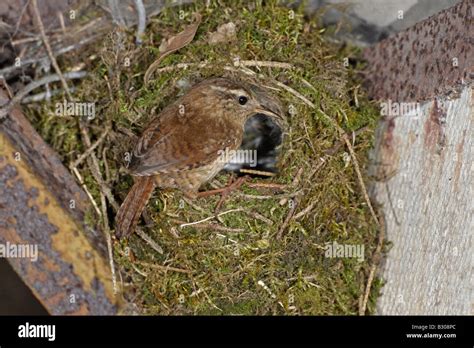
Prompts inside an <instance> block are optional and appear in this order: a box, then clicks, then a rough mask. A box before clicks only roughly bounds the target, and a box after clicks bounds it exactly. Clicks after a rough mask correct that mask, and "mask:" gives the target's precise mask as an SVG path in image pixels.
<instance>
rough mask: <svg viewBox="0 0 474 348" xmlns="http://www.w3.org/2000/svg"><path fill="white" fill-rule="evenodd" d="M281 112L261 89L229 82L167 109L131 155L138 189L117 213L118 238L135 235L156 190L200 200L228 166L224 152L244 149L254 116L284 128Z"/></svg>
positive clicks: (198, 88)
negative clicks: (208, 184) (206, 185)
mask: <svg viewBox="0 0 474 348" xmlns="http://www.w3.org/2000/svg"><path fill="white" fill-rule="evenodd" d="M282 110H283V109H282V105H281V103H280V101H279V100H278V99H276V98H274V97H273V96H271V95H270V94H268V93H267V92H266V90H264V89H263V88H262V87H259V86H257V85H256V84H252V83H248V82H244V81H239V80H236V79H230V78H225V77H212V78H208V79H205V80H203V81H201V82H199V83H197V84H195V85H194V86H193V87H191V88H190V89H189V90H188V91H187V93H185V94H184V95H183V96H181V97H180V98H178V99H177V100H176V101H174V102H173V103H171V104H169V105H168V106H166V107H164V108H163V109H162V111H161V112H160V113H159V114H158V115H157V116H155V117H153V118H152V120H151V121H150V123H149V124H148V125H147V126H146V127H145V129H144V131H143V132H142V135H141V136H140V137H139V139H138V141H137V143H136V145H135V147H134V150H133V152H132V155H131V159H130V161H129V165H128V171H129V173H130V174H131V175H132V176H133V177H134V184H133V186H132V188H131V189H130V191H129V192H128V194H127V196H126V198H125V200H124V201H123V203H122V205H121V206H120V208H119V210H118V212H117V215H116V218H115V222H116V228H115V235H116V237H117V238H118V239H121V238H124V237H129V236H130V235H131V234H132V233H133V232H134V230H135V227H136V225H137V223H138V220H139V218H140V216H141V214H142V212H143V210H144V208H145V206H146V204H147V202H148V200H149V199H150V197H151V195H152V193H153V191H154V189H155V187H158V188H160V189H170V188H171V189H178V190H181V191H182V192H183V193H184V194H185V195H186V196H188V197H191V198H195V197H197V196H198V192H199V188H200V187H201V186H202V185H203V184H204V183H206V182H208V181H210V180H211V179H212V178H213V177H214V176H215V175H216V174H217V173H219V171H221V170H222V169H223V168H224V166H225V165H226V162H225V158H224V157H223V156H222V153H223V152H224V151H229V150H237V149H238V148H239V146H240V144H241V142H242V138H243V133H244V126H245V123H246V121H247V120H248V119H249V117H251V116H252V115H255V114H264V115H267V116H269V117H271V118H272V119H273V120H274V121H275V123H276V124H277V125H278V126H279V127H284V125H285V118H284V113H283V111H282Z"/></svg>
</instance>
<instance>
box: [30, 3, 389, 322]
mask: <svg viewBox="0 0 474 348" xmlns="http://www.w3.org/2000/svg"><path fill="white" fill-rule="evenodd" d="M180 10H183V11H184V14H185V18H184V19H180V18H179V14H180V12H179V11H180ZM194 11H198V12H200V13H201V14H202V15H203V21H202V24H201V25H200V27H199V29H198V32H197V35H196V37H195V39H194V41H193V42H192V43H191V44H189V45H188V46H186V47H184V48H182V49H180V50H179V51H178V52H176V53H174V54H172V55H170V56H169V57H167V58H166V59H164V60H163V61H162V63H161V66H162V67H165V66H172V65H174V64H177V63H200V62H204V61H207V62H209V64H208V65H206V66H205V67H201V68H198V67H196V66H191V67H189V68H188V69H175V70H171V71H168V72H162V73H159V74H158V73H155V76H154V78H153V80H152V81H151V84H150V85H149V86H148V87H144V86H143V82H142V81H143V74H144V71H145V70H146V67H148V66H149V65H150V64H151V63H152V62H153V61H154V60H155V59H156V58H157V56H158V54H159V53H158V50H157V47H158V46H159V43H160V42H161V40H162V38H167V37H169V36H170V35H172V34H174V33H177V32H179V31H181V30H183V28H184V27H185V26H186V25H187V24H189V23H191V22H192V16H191V14H192V12H194ZM229 21H232V22H234V23H235V24H236V26H237V37H236V39H235V40H234V41H232V42H230V43H222V44H219V45H214V46H211V45H209V44H208V41H207V37H208V36H207V35H208V33H210V32H213V31H215V30H216V29H217V27H218V26H219V25H222V24H224V23H227V22H229ZM324 35H325V34H324V30H320V28H319V27H318V24H317V22H315V21H312V22H306V21H305V20H304V18H303V16H302V15H301V14H300V13H299V12H298V11H296V13H294V17H292V14H291V13H290V12H289V9H287V8H283V7H279V6H277V4H276V2H275V1H265V2H258V1H257V2H256V3H254V2H252V5H249V3H247V2H245V1H236V2H233V3H232V5H230V4H227V5H226V6H222V5H220V4H218V3H216V2H211V4H210V6H209V7H207V8H206V7H205V6H204V5H203V4H192V5H187V6H184V7H175V8H170V9H167V10H165V11H164V12H162V13H161V14H160V15H159V16H158V17H156V18H154V19H153V20H152V21H151V22H150V24H149V26H148V27H147V32H146V35H145V42H144V45H143V46H142V47H140V48H136V47H134V45H133V40H134V33H126V32H116V33H112V34H110V35H109V36H108V37H107V38H106V39H105V40H104V42H103V43H102V48H101V50H100V55H99V58H97V59H95V60H93V61H92V63H91V66H90V69H91V70H92V73H91V75H90V76H89V77H88V78H87V79H86V80H85V81H83V82H82V84H81V85H80V86H78V89H77V92H76V95H77V96H78V99H79V100H83V101H88V102H89V101H95V102H96V113H97V117H96V118H95V119H94V120H92V121H90V122H89V123H88V131H89V134H90V136H91V138H92V141H94V140H95V139H97V138H98V137H100V135H101V134H102V131H103V129H104V126H105V125H106V124H109V123H110V124H112V125H113V128H112V130H111V132H110V136H109V137H108V138H107V141H106V142H105V143H104V144H102V145H101V146H99V148H98V149H97V150H96V154H97V156H98V158H99V160H101V163H102V165H101V170H102V174H103V176H104V178H105V165H104V163H103V162H104V160H105V159H104V158H103V150H104V148H105V149H106V150H107V158H106V160H107V164H108V168H109V171H110V178H109V179H110V180H109V182H108V184H109V185H110V186H111V188H112V192H113V194H114V195H115V196H116V197H117V201H119V202H121V201H122V200H123V199H124V197H125V195H126V193H127V190H128V188H129V187H130V186H131V185H132V183H133V180H132V179H131V178H130V176H128V175H126V174H125V172H124V171H123V170H121V167H123V163H124V162H123V157H124V153H125V152H127V151H130V150H131V144H132V143H133V141H134V140H133V139H130V138H128V137H127V135H126V134H125V133H124V132H123V131H122V129H124V128H126V129H130V130H131V131H132V132H134V133H135V134H140V131H141V130H142V128H143V127H144V126H145V125H146V123H147V122H148V121H149V120H150V118H152V117H155V114H156V113H155V111H159V110H161V108H163V107H164V106H165V105H167V104H168V103H170V102H171V101H172V100H174V99H175V98H176V95H177V93H178V88H177V87H176V83H177V81H179V80H186V81H189V82H191V83H193V82H195V81H198V80H201V79H203V78H206V77H209V76H233V77H238V78H241V79H247V78H248V77H247V76H246V75H245V74H241V73H239V72H229V71H227V70H225V69H224V67H225V66H231V67H233V66H234V65H233V63H234V58H236V57H239V58H240V59H241V60H261V61H265V60H269V61H278V62H288V63H291V64H293V65H294V68H293V69H291V70H289V69H280V68H265V67H262V68H250V69H252V70H253V71H255V72H257V73H258V74H259V75H260V77H261V79H260V83H261V84H263V85H266V86H272V81H275V80H276V81H280V82H282V83H284V84H286V85H287V86H289V87H291V88H292V89H294V90H296V91H298V92H299V93H301V94H302V95H304V96H305V97H306V98H307V99H309V100H311V101H312V102H313V103H314V104H315V105H316V108H315V109H313V108H310V107H309V106H308V105H306V104H305V103H303V102H302V101H301V100H300V99H298V98H296V97H295V96H294V95H293V94H291V93H289V92H288V91H285V90H283V89H281V88H278V89H279V90H278V91H274V93H275V95H276V96H277V97H279V98H280V100H281V101H282V102H283V104H284V105H285V107H286V108H287V110H290V109H291V110H294V112H293V113H292V114H291V115H290V112H288V113H287V115H288V126H289V128H288V129H287V130H286V131H287V134H286V135H285V139H284V143H283V145H282V150H281V155H280V158H279V169H280V172H279V174H278V175H277V176H275V177H273V178H271V179H266V180H263V179H252V180H250V182H252V183H261V182H263V181H265V182H272V183H278V184H283V185H286V187H285V188H284V189H283V190H281V192H273V191H271V190H268V189H262V188H260V189H259V188H255V187H254V188H252V187H249V185H244V186H243V187H242V188H241V189H240V190H239V191H238V192H234V193H233V194H232V195H231V196H230V197H229V198H228V199H227V200H226V201H225V203H224V206H223V207H222V209H221V211H222V212H224V211H228V210H232V209H239V208H240V209H242V211H235V212H230V213H228V214H225V215H222V216H221V217H220V218H219V219H220V221H217V220H216V219H213V220H210V221H206V222H205V223H202V224H198V225H193V226H187V227H183V228H180V227H179V225H180V223H182V222H193V221H199V220H202V219H204V218H207V217H209V216H212V215H213V214H214V209H215V206H216V204H217V202H218V200H219V197H209V198H206V199H203V198H201V199H198V200H195V201H193V202H192V206H191V205H190V204H188V202H187V201H186V200H185V197H184V196H183V194H182V193H180V192H178V191H159V190H156V191H155V192H154V194H153V197H152V199H151V200H150V203H149V205H148V208H147V215H148V219H149V220H151V221H152V222H153V225H152V226H148V227H144V226H142V228H143V229H144V231H145V232H146V233H147V234H148V235H149V236H150V237H151V238H152V239H153V240H155V241H156V242H157V243H158V244H159V245H160V246H161V247H162V248H163V250H164V253H163V254H159V253H157V252H156V251H155V250H154V249H153V248H151V247H150V246H149V245H148V244H147V243H146V242H145V241H143V240H142V239H141V238H140V237H138V236H132V237H131V238H130V239H129V240H128V241H121V242H116V243H115V258H116V260H115V261H116V263H117V264H118V266H119V268H120V272H121V274H122V278H123V279H124V284H125V288H124V292H125V294H126V298H127V299H129V300H130V299H132V298H133V301H134V302H135V303H137V304H138V305H139V307H140V308H141V310H142V311H143V313H147V314H289V315H291V314H357V313H358V306H359V299H360V297H361V296H362V295H363V292H364V289H365V284H366V282H367V277H368V272H369V269H370V266H371V260H372V257H373V253H374V251H375V247H376V243H377V234H378V231H377V227H376V225H375V223H374V221H373V219H372V218H371V215H370V212H369V210H368V208H367V205H366V203H365V200H364V198H363V196H362V194H361V191H360V186H359V183H358V180H357V176H356V174H355V171H354V168H353V165H352V163H351V161H350V160H349V161H348V158H349V157H348V154H347V153H346V152H347V150H346V148H345V147H344V146H342V144H340V142H341V139H340V135H339V134H338V132H337V130H336V129H334V126H333V125H332V123H331V122H330V121H328V120H327V118H326V116H324V115H329V117H331V118H332V119H333V120H334V121H335V122H337V123H338V124H339V126H341V127H342V128H343V129H344V130H345V131H346V132H348V133H351V132H352V131H357V130H359V129H361V128H363V127H366V128H364V131H362V132H360V134H358V135H357V137H356V141H355V144H354V149H355V151H356V154H357V157H358V160H359V163H360V166H361V168H364V167H365V165H366V163H367V151H368V150H369V149H370V147H371V145H372V137H373V130H374V128H375V125H376V121H377V112H376V110H375V108H374V107H373V106H372V105H371V104H370V103H369V102H368V100H367V98H366V97H365V96H364V94H363V91H362V90H361V89H360V88H359V85H358V81H357V79H356V77H355V74H354V71H352V70H351V68H350V67H345V66H344V65H343V62H344V58H346V57H356V56H357V53H358V51H357V50H356V49H353V48H351V47H347V46H346V47H344V48H340V47H337V46H334V45H331V44H329V43H328V41H327V40H326V38H325V36H324ZM118 42H121V43H122V45H123V47H125V49H122V50H117V49H116V46H117V43H118ZM92 49H94V47H93V48H92ZM83 54H87V52H84V53H83ZM125 57H129V58H130V66H125V65H124V64H123V61H124V58H125ZM69 59H71V60H73V59H74V57H71V58H69ZM111 72H113V74H111ZM305 81H306V82H305ZM107 82H108V83H107ZM110 95H111V96H112V98H111V97H110ZM61 99H62V97H56V98H54V99H53V100H52V101H51V102H50V103H44V104H43V105H42V106H41V109H40V110H38V109H36V110H35V109H34V108H32V109H31V110H30V119H31V120H32V122H33V123H34V124H35V125H36V127H37V128H38V129H39V130H40V132H41V135H42V136H43V137H44V138H45V139H46V141H48V142H49V143H50V144H51V145H52V146H53V147H54V148H55V149H56V150H57V151H58V152H59V153H60V154H61V156H62V159H63V160H64V162H65V164H66V165H69V164H70V163H71V162H72V161H74V160H75V159H76V158H77V157H78V156H79V155H80V154H81V153H83V152H84V151H85V147H84V146H83V144H82V140H81V137H80V132H79V130H78V122H77V120H76V119H74V118H72V119H64V118H58V117H55V116H53V114H52V113H54V103H55V102H56V101H59V100H61ZM39 114H41V115H42V116H41V117H40V116H39ZM335 146H336V147H337V150H336V151H335V152H334V153H332V154H331V155H326V153H327V151H328V150H331V149H333V148H334V147H335ZM322 158H324V161H325V163H324V165H321V163H322V160H321V159H322ZM300 168H302V169H303V171H302V172H301V173H300V177H299V179H298V180H297V183H296V184H295V185H294V184H293V183H294V181H295V177H296V176H297V173H298V171H299V170H300ZM316 168H319V169H317V170H316ZM79 171H80V173H81V175H82V177H83V179H84V182H85V184H86V186H87V188H88V190H89V191H90V192H91V194H92V196H93V197H94V199H95V201H96V202H98V203H99V204H100V188H99V185H98V184H97V183H96V182H95V180H94V178H93V176H92V175H91V173H90V171H89V168H88V166H87V165H86V164H85V162H84V163H82V164H81V165H80V167H79ZM228 175H229V174H225V173H221V174H220V175H219V176H218V177H217V178H216V179H215V184H218V185H225V183H226V182H227V179H228ZM209 188H210V186H209V185H207V186H206V187H204V189H209ZM298 191H299V192H301V194H300V195H297V196H295V195H294V193H295V192H298ZM243 195H255V196H262V195H264V196H270V197H269V198H266V199H252V198H249V197H248V196H246V197H244V196H243ZM288 196H292V199H295V200H296V201H297V202H298V205H297V208H296V210H295V215H297V214H298V213H300V212H302V211H304V210H305V208H307V207H309V206H312V209H311V210H309V211H308V213H307V214H305V215H303V216H301V217H300V218H298V219H292V220H291V221H290V222H289V224H288V226H287V228H286V229H285V230H284V232H283V233H282V238H281V239H278V238H277V236H278V234H279V230H280V228H281V226H282V224H283V222H284V221H285V219H286V217H287V215H288V212H289V209H290V206H289V205H290V203H289V202H290V201H289V200H288ZM284 197H287V198H284ZM183 203H184V205H183ZM110 209H111V208H110ZM256 213H258V215H256ZM256 216H260V218H259V217H256ZM261 216H263V217H264V218H261ZM206 224H208V225H209V224H213V225H211V226H210V227H208V228H203V226H205V225H206ZM333 241H337V242H338V243H340V244H352V245H363V246H364V247H365V255H364V261H362V262H358V261H357V260H355V259H352V258H327V257H325V256H324V247H325V244H326V243H332V242H333ZM127 251H130V253H128V254H127ZM149 265H161V266H164V267H166V266H170V267H175V268H178V269H180V270H183V271H182V272H179V271H172V270H167V271H165V270H164V269H158V268H156V267H155V268H153V267H151V266H149ZM125 280H126V281H125ZM262 284H263V285H264V286H262ZM380 287H381V281H380V280H379V279H376V280H375V281H374V284H373V286H372V291H371V293H370V297H369V310H370V311H373V310H374V303H375V300H376V298H377V296H378V292H379V289H380Z"/></svg>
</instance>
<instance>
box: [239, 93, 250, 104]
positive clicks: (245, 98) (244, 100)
mask: <svg viewBox="0 0 474 348" xmlns="http://www.w3.org/2000/svg"><path fill="white" fill-rule="evenodd" d="M247 101H248V98H247V97H246V96H243V95H241V96H240V97H239V104H240V105H245V104H247Z"/></svg>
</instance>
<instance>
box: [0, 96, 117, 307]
mask: <svg viewBox="0 0 474 348" xmlns="http://www.w3.org/2000/svg"><path fill="white" fill-rule="evenodd" d="M0 99H3V100H4V99H5V94H4V93H3V91H1V92H0ZM71 200H74V202H75V203H74V204H73V205H72V206H74V208H71V204H70V203H71ZM88 208H89V207H88V202H87V198H86V197H85V194H84V193H83V192H82V190H81V189H80V187H79V186H78V185H77V184H76V182H75V181H74V179H73V178H72V176H71V175H70V174H69V172H68V171H67V169H66V168H65V167H64V166H63V165H62V163H61V161H60V160H59V158H58V156H57V155H56V154H55V153H54V151H53V150H52V149H51V148H50V147H49V146H48V145H47V144H46V143H44V141H43V140H42V139H41V137H40V136H39V135H38V134H37V133H36V132H35V130H34V129H33V128H32V127H31V125H30V124H29V123H28V121H27V120H26V118H25V117H24V116H23V115H22V113H21V111H19V110H18V109H15V110H14V111H13V112H11V113H10V115H9V116H8V117H7V118H6V119H5V120H3V121H2V122H1V123H0V256H3V257H8V261H9V262H10V264H11V265H12V267H13V268H14V269H15V271H16V272H17V273H18V274H19V275H20V277H21V278H22V279H23V281H24V282H25V283H26V284H27V285H28V287H30V289H31V290H32V292H33V293H34V295H35V296H36V297H37V298H38V299H39V301H40V302H41V303H42V304H43V306H44V307H45V308H46V309H47V310H48V312H50V313H51V314H114V313H116V312H117V302H116V297H115V295H114V290H113V287H112V279H111V272H110V269H109V266H108V262H107V259H106V257H105V253H104V251H105V241H104V238H103V235H102V234H101V233H100V232H99V231H96V230H95V229H93V228H91V227H87V226H86V225H85V223H84V216H85V212H86V211H87V209H88ZM21 250H23V253H21ZM35 250H36V256H35Z"/></svg>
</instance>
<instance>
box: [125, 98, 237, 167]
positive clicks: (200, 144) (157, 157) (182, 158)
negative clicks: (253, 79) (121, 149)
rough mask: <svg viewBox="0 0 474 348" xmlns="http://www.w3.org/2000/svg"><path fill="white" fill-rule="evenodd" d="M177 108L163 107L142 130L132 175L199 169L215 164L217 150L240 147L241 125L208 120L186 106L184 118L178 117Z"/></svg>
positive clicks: (213, 119)
mask: <svg viewBox="0 0 474 348" xmlns="http://www.w3.org/2000/svg"><path fill="white" fill-rule="evenodd" d="M180 105H181V104H179V103H174V104H172V105H170V106H169V107H167V108H165V109H164V110H163V111H162V112H161V113H160V115H159V117H158V118H157V119H156V120H154V121H153V122H152V123H150V125H149V126H148V127H147V128H146V129H145V131H144V132H143V135H142V136H141V138H140V139H139V141H138V143H137V145H136V147H135V151H134V155H133V158H132V161H131V163H130V167H129V169H130V171H131V174H132V175H137V176H149V175H156V174H159V173H169V172H175V171H179V170H186V169H192V168H198V167H201V166H204V165H206V164H210V163H212V162H214V161H215V160H216V159H217V157H218V156H219V155H220V150H225V149H226V148H227V149H229V150H231V149H232V150H233V149H237V148H238V147H239V146H240V144H241V142H242V133H243V127H242V126H241V125H240V126H239V125H238V124H236V123H235V121H232V119H229V118H224V117H210V116H209V114H203V113H202V110H200V111H199V112H197V111H196V110H195V109H193V108H192V107H191V106H186V115H185V116H180V114H179V106H180Z"/></svg>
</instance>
